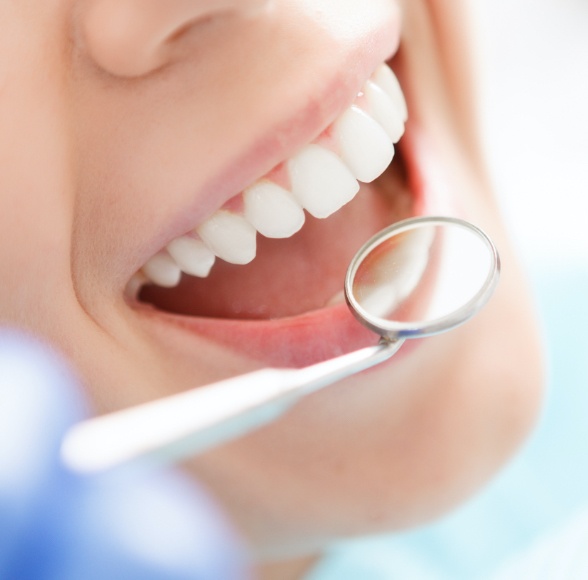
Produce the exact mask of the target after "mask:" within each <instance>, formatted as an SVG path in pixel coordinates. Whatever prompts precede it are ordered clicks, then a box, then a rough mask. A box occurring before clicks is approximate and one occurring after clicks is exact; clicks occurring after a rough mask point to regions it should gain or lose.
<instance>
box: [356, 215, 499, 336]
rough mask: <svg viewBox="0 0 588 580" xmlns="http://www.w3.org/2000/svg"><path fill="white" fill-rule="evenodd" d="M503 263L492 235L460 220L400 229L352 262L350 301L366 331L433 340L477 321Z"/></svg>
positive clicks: (413, 223)
mask: <svg viewBox="0 0 588 580" xmlns="http://www.w3.org/2000/svg"><path fill="white" fill-rule="evenodd" d="M499 271H500V261H499V257H498V253H497V251H496V248H495V247H494V244H493V243H492V241H491V240H490V239H489V238H488V236H487V235H486V234H485V233H484V232H483V231H482V230H480V229H479V228H477V227H476V226H473V225H472V224H470V223H468V222H465V221H463V220H460V219H456V218H449V217H424V218H414V219H409V220H404V221H402V222H398V223H396V224H394V225H393V226H390V227H389V228H386V229H385V230H383V231H381V232H379V233H378V234H376V236H374V237H373V238H372V239H371V240H370V241H368V242H367V243H366V244H365V245H364V246H363V247H362V248H361V249H360V250H359V252H358V253H357V254H356V256H355V257H354V259H353V260H352V262H351V264H350V266H349V269H348V270H347V276H346V278H345V296H346V299H347V303H348V304H349V306H350V308H351V310H352V312H353V313H354V315H355V316H356V317H357V318H358V319H359V321H360V322H362V324H364V325H365V326H367V327H368V328H370V329H371V330H373V331H374V332H377V333H378V334H380V336H383V337H385V338H388V339H401V338H411V337H422V336H429V335H431V334H436V333H439V332H443V331H445V330H449V329H451V328H454V327H455V326H457V325H459V324H462V323H463V322H465V321H466V320H468V319H469V318H470V317H472V316H473V315H474V314H475V313H476V312H477V311H478V310H479V309H480V308H481V307H482V306H483V305H484V304H485V303H486V302H487V300H488V299H489V298H490V296H491V294H492V292H493V290H494V287H495V285H496V283H497V281H498V276H499Z"/></svg>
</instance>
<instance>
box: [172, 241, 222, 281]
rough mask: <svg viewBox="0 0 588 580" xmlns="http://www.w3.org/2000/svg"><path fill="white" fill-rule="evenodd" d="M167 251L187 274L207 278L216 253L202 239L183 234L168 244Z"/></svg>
mask: <svg viewBox="0 0 588 580" xmlns="http://www.w3.org/2000/svg"><path fill="white" fill-rule="evenodd" d="M167 251H168V252H169V253H170V255H171V257H172V258H173V259H174V260H175V261H176V264H177V265H178V266H179V267H180V268H181V269H182V271H183V272H186V274H190V275H192V276H199V277H200V278H206V276H208V274H209V273H210V269H211V268H212V265H213V264H214V260H215V255H214V254H213V253H212V252H211V251H210V250H209V249H208V248H207V247H206V246H205V245H204V243H203V242H201V241H200V240H196V239H194V238H190V237H188V236H182V237H180V238H176V239H175V240H172V241H171V242H170V243H169V244H168V245H167Z"/></svg>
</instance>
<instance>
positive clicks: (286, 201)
mask: <svg viewBox="0 0 588 580" xmlns="http://www.w3.org/2000/svg"><path fill="white" fill-rule="evenodd" d="M243 201H244V204H245V212H244V215H245V218H246V219H247V221H248V222H249V223H250V224H251V225H252V226H253V227H254V228H255V229H256V230H257V231H258V232H259V233H260V234H262V235H264V236H266V237H267V238H289V237H290V236H291V235H293V234H294V233H296V232H297V231H298V230H299V229H300V228H301V227H302V225H303V224H304V211H303V210H302V208H301V207H300V205H299V204H298V203H297V201H296V200H295V199H294V198H293V197H292V194H291V193H290V192H289V191H286V190H285V189H284V188H282V187H280V186H279V185H276V184H275V183H272V182H271V181H259V182H257V183H255V184H254V185H252V186H251V187H249V188H247V189H246V190H245V192H244V194H243Z"/></svg>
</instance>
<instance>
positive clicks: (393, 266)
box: [360, 228, 435, 319]
mask: <svg viewBox="0 0 588 580" xmlns="http://www.w3.org/2000/svg"><path fill="white" fill-rule="evenodd" d="M434 239H435V232H434V231H433V229H431V228H417V229H414V230H410V231H408V232H405V233H404V234H403V236H402V238H399V242H398V244H397V245H396V246H394V251H393V252H390V253H387V254H386V255H385V256H384V257H383V258H382V259H381V261H380V263H379V270H380V271H381V272H382V273H383V276H382V277H379V278H378V279H377V280H376V281H375V282H374V284H373V285H372V286H371V287H367V286H364V287H363V289H362V293H361V299H360V303H361V306H362V307H363V308H364V309H365V310H366V311H367V312H369V313H370V314H372V315H373V316H377V317H380V318H386V319H390V318H393V316H392V315H393V313H394V311H395V310H396V309H398V308H399V307H400V306H401V304H402V302H403V301H404V300H406V299H407V298H408V297H409V296H410V295H411V294H412V292H413V291H414V290H415V289H416V287H417V286H418V284H419V283H420V281H421V280H422V278H423V275H424V273H425V271H426V269H427V266H428V264H429V251H430V249H431V245H432V244H433V241H434ZM389 272H394V277H393V278H391V279H389V278H388V276H389Z"/></svg>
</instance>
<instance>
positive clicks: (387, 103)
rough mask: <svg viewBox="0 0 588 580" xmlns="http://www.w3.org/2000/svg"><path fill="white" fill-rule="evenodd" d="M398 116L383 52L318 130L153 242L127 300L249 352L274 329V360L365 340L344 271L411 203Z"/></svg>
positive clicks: (403, 109) (308, 359) (263, 344)
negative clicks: (350, 306)
mask: <svg viewBox="0 0 588 580" xmlns="http://www.w3.org/2000/svg"><path fill="white" fill-rule="evenodd" d="M407 116H408V112H407V105H406V102H405V99H404V96H403V93H402V90H401V88H400V84H399V82H398V80H397V78H396V76H395V74H394V72H393V71H392V69H391V68H390V67H389V66H388V65H387V64H381V65H380V66H379V67H378V68H377V69H376V71H375V72H374V73H373V74H372V76H371V77H370V78H369V80H367V81H366V82H365V84H364V86H363V88H362V89H361V91H359V93H358V94H357V96H356V98H355V100H354V101H353V103H352V104H351V105H350V106H349V107H348V108H347V109H346V110H344V111H343V112H342V113H341V114H340V115H339V116H338V117H337V118H336V120H335V121H334V122H333V123H331V124H330V125H328V126H327V127H326V128H325V129H323V131H322V132H321V133H320V134H319V136H318V137H317V138H316V139H314V140H313V141H312V142H311V143H309V144H307V145H305V146H304V147H303V148H302V149H300V150H299V151H298V152H296V153H295V154H294V155H293V156H291V157H289V158H288V159H285V160H284V161H283V162H281V163H280V164H278V165H277V166H276V167H275V168H274V169H272V170H271V171H270V172H269V173H267V174H265V175H263V176H262V177H260V178H259V179H257V180H256V181H255V182H254V183H252V184H251V185H250V186H249V187H246V188H245V189H244V190H243V191H242V192H240V193H239V194H238V195H236V196H234V197H233V198H231V199H229V200H228V202H226V203H224V204H223V205H222V207H220V208H219V209H218V210H217V211H215V212H214V213H213V214H212V215H211V216H209V217H208V218H207V219H206V220H205V221H203V222H202V223H200V224H197V225H196V226H195V227H194V228H193V229H192V230H191V231H189V232H187V233H186V234H184V235H181V236H179V237H177V238H175V239H173V240H171V241H170V242H168V243H167V244H166V246H165V247H164V248H161V249H160V250H159V251H158V252H157V253H156V254H154V255H153V256H152V257H151V258H150V259H149V260H148V261H147V262H146V263H145V264H144V265H143V267H142V268H141V269H140V270H139V271H138V272H137V274H135V275H134V276H133V278H132V279H131V281H130V282H129V284H128V286H127V296H128V298H129V299H130V301H131V303H133V304H134V305H135V307H136V308H138V309H139V310H140V311H141V312H143V313H146V314H147V315H148V316H150V317H151V318H154V317H155V316H156V315H157V316H158V317H159V319H160V321H161V320H165V321H166V322H168V323H169V322H171V323H172V324H174V325H176V326H179V327H181V329H183V330H186V329H188V330H190V331H191V332H196V334H198V335H204V336H206V337H207V338H210V339H212V340H213V341H216V342H218V343H221V344H224V345H225V346H229V347H235V348H236V349H237V350H238V351H240V352H244V353H245V354H247V355H249V356H253V357H254V358H259V353H260V352H261V353H264V352H266V353H267V352H268V345H269V344H270V343H271V342H273V341H279V342H280V344H281V347H280V348H279V349H276V348H272V349H269V350H271V351H272V353H273V354H272V356H270V357H269V359H270V360H269V362H270V363H271V364H280V365H281V364H285V365H288V366H300V365H304V364H310V363H312V362H316V361H319V360H323V359H324V358H327V357H330V356H335V355H338V354H341V353H343V352H347V351H349V350H351V349H354V348H358V347H361V346H365V345H366V344H369V343H371V344H373V342H374V341H375V340H376V337H375V336H374V335H373V334H372V333H370V332H369V331H366V330H365V329H363V328H362V327H361V326H360V325H359V323H357V322H356V321H355V320H354V319H353V318H352V317H351V315H350V314H349V312H348V311H347V307H346V305H345V304H344V297H343V290H342V289H343V280H344V276H345V271H346V269H347V266H348V264H349V261H350V260H351V258H352V257H353V255H354V254H355V252H356V251H357V250H358V249H359V247H360V246H361V245H362V244H363V243H364V242H365V240H367V239H368V238H369V237H371V236H372V235H373V234H374V233H375V232H376V231H378V230H380V229H382V228H383V227H385V226H387V225H390V224H391V223H394V222H395V221H398V220H401V219H404V218H406V217H410V216H412V215H414V214H415V213H418V212H417V211H416V209H415V207H416V206H417V201H418V200H417V199H416V196H415V194H414V192H413V191H412V190H411V187H410V186H409V184H408V183H407V181H408V178H407V173H406V167H405V163H404V159H403V157H404V155H403V154H402V152H401V148H402V144H400V146H399V150H398V151H395V145H396V143H397V142H398V141H399V140H400V138H401V137H402V136H403V134H404V130H405V122H406V121H407ZM261 358H263V359H264V360H265V359H267V358H268V357H267V356H262V357H261ZM267 362H268V361H266V363H267Z"/></svg>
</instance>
